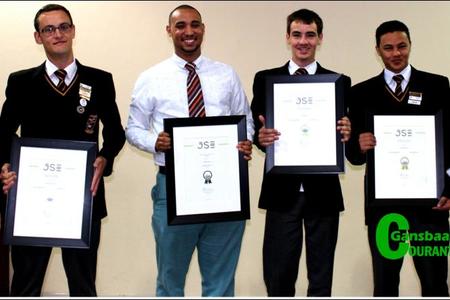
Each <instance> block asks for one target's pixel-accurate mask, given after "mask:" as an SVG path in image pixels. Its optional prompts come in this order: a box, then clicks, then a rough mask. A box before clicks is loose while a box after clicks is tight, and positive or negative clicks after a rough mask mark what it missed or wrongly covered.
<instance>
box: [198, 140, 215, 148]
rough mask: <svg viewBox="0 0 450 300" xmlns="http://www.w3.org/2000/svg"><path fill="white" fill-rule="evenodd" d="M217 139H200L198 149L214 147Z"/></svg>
mask: <svg viewBox="0 0 450 300" xmlns="http://www.w3.org/2000/svg"><path fill="white" fill-rule="evenodd" d="M215 144H216V143H215V141H200V142H198V146H197V149H214V147H215Z"/></svg>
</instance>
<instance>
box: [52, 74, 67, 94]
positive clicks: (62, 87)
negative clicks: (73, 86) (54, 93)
mask: <svg viewBox="0 0 450 300" xmlns="http://www.w3.org/2000/svg"><path fill="white" fill-rule="evenodd" d="M55 75H56V77H58V79H59V82H58V85H57V86H56V88H57V89H58V90H59V91H60V92H61V93H64V92H65V91H66V89H67V85H66V82H65V81H64V79H65V78H66V75H67V72H66V70H63V69H59V70H56V71H55Z"/></svg>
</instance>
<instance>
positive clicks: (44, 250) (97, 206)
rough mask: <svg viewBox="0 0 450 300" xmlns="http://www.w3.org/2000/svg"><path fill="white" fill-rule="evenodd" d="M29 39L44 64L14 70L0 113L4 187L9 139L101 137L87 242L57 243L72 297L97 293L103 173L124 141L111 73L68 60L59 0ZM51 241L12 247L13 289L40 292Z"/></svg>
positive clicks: (67, 27)
mask: <svg viewBox="0 0 450 300" xmlns="http://www.w3.org/2000/svg"><path fill="white" fill-rule="evenodd" d="M34 25H35V29H36V32H35V33H34V37H35V40H36V42H37V43H38V44H41V45H43V47H44V50H45V53H46V56H47V60H46V61H45V63H43V64H42V65H40V66H38V67H35V68H31V69H28V70H22V71H18V72H15V73H12V74H11V75H10V77H9V79H8V84H7V88H6V101H5V103H4V105H3V109H2V113H1V116H0V140H1V141H2V143H1V146H0V159H1V161H0V163H1V164H2V173H1V178H2V182H3V191H4V192H5V193H7V192H8V190H9V189H10V188H11V186H12V185H13V184H15V181H16V174H15V173H14V172H11V171H10V166H9V159H10V152H11V141H12V139H13V137H14V136H16V131H17V130H18V129H19V127H20V136H21V137H33V138H47V139H64V140H79V141H90V142H96V143H98V136H99V122H100V121H101V122H102V125H103V130H102V138H103V144H102V147H101V149H99V151H98V153H97V158H96V160H95V162H94V165H93V168H94V175H93V180H92V184H91V187H90V188H91V191H92V194H93V196H94V199H93V213H92V214H93V216H92V219H93V220H92V228H91V240H90V248H89V249H72V248H63V249H62V258H63V264H64V269H65V271H66V275H67V279H68V285H69V291H70V295H71V296H96V294H97V293H96V288H95V276H96V267H97V249H98V245H99V241H100V228H101V219H102V218H103V217H105V216H106V205H105V190H104V182H103V176H108V175H110V174H111V172H112V167H113V162H114V158H115V157H116V156H117V154H118V153H119V151H120V150H121V149H122V147H123V145H124V143H125V133H124V130H123V127H122V124H121V121H120V114H119V111H118V108H117V104H116V102H115V89H114V83H113V79H112V75H111V74H110V73H107V72H105V71H102V70H99V69H94V68H91V67H86V66H83V65H82V64H80V63H79V62H78V61H77V60H75V59H74V55H73V50H72V41H73V39H74V37H75V25H73V22H72V17H71V15H70V13H69V11H68V10H67V9H66V8H64V7H63V6H60V5H56V4H49V5H46V6H44V7H43V8H42V9H40V10H39V11H38V12H37V14H36V17H35V21H34ZM51 251H52V248H51V247H32V246H12V247H11V257H12V265H13V269H14V275H13V279H12V286H11V295H12V296H40V294H41V288H42V283H43V280H44V276H45V272H46V268H47V264H48V260H49V257H50V254H51Z"/></svg>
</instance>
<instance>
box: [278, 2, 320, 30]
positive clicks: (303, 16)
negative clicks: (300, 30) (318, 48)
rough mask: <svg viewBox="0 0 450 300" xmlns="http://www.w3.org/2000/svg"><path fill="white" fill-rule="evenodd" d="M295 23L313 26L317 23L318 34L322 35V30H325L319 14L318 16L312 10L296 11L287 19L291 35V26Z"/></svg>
mask: <svg viewBox="0 0 450 300" xmlns="http://www.w3.org/2000/svg"><path fill="white" fill-rule="evenodd" d="M294 21H302V22H303V23H305V24H308V25H309V24H312V23H316V25H317V33H318V34H319V35H320V34H322V30H323V21H322V19H321V18H320V17H319V15H318V14H316V13H315V12H313V11H312V10H309V9H306V8H303V9H299V10H297V11H294V12H293V13H292V14H290V15H289V16H288V17H287V33H288V34H290V33H291V24H292V22H294Z"/></svg>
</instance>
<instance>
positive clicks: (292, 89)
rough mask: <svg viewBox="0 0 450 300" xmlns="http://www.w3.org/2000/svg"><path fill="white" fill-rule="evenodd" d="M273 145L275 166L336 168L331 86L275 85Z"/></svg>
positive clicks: (308, 84)
mask: <svg viewBox="0 0 450 300" xmlns="http://www.w3.org/2000/svg"><path fill="white" fill-rule="evenodd" d="M273 93H274V97H273V99H274V104H273V107H274V109H273V110H274V112H273V113H274V128H275V129H277V130H278V131H279V132H280V133H281V135H280V138H279V140H278V141H276V142H275V144H274V165H276V166H322V165H323V166H326V165H336V163H337V162H336V102H335V96H336V95H335V85H334V83H328V82H325V83H322V82H314V83H276V84H274V87H273Z"/></svg>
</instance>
